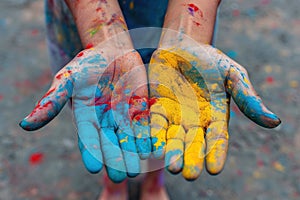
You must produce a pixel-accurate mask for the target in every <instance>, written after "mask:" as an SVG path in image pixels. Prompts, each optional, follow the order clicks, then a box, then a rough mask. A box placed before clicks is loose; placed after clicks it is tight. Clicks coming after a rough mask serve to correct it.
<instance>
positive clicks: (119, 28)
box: [65, 0, 132, 48]
mask: <svg viewBox="0 0 300 200" xmlns="http://www.w3.org/2000/svg"><path fill="white" fill-rule="evenodd" d="M65 1H66V3H67V5H68V7H69V8H70V10H71V12H72V15H73V17H74V21H75V23H76V26H77V29H78V33H79V35H80V39H81V42H82V44H83V46H85V47H87V46H96V45H98V44H99V43H101V42H103V41H105V40H109V39H110V38H111V37H118V34H119V33H123V32H125V31H127V30H128V29H127V25H126V22H125V19H124V17H123V14H122V11H121V9H120V7H119V4H118V1H117V0H110V1H109V2H103V1H90V0H81V1H73V0H65ZM122 35H123V36H122V39H123V45H125V46H128V48H132V43H131V40H130V36H129V34H127V35H128V37H127V38H124V34H122ZM124 39H125V40H124ZM113 41H116V40H113Z"/></svg>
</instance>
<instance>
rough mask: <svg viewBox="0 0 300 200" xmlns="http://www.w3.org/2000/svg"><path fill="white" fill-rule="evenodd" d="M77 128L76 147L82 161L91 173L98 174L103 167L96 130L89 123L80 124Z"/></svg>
mask: <svg viewBox="0 0 300 200" xmlns="http://www.w3.org/2000/svg"><path fill="white" fill-rule="evenodd" d="M77 127H78V146H79V150H80V152H81V155H82V161H83V163H84V165H85V167H86V169H87V170H88V171H89V172H91V173H98V172H99V171H101V170H102V167H103V158H102V152H101V148H100V138H99V134H98V130H97V128H96V127H95V126H94V125H93V124H92V123H90V122H80V123H78V124H77Z"/></svg>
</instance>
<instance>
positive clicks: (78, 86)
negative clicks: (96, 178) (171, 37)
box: [20, 46, 151, 182]
mask: <svg viewBox="0 0 300 200" xmlns="http://www.w3.org/2000/svg"><path fill="white" fill-rule="evenodd" d="M146 83H147V75H146V71H145V67H144V65H143V63H142V60H141V58H140V55H139V54H138V53H137V52H136V51H134V50H126V51H122V52H121V53H117V51H114V50H111V49H109V48H105V47H104V48H103V47H102V48H101V47H100V46H99V47H95V48H93V49H87V50H84V51H82V52H80V53H79V54H78V55H77V56H76V57H75V58H74V59H73V60H72V61H71V62H70V63H68V64H67V65H66V66H65V67H64V68H62V70H60V71H59V72H58V73H57V74H56V76H55V78H54V80H53V83H52V85H51V87H50V89H49V91H48V92H47V93H46V94H45V95H44V96H43V98H42V99H41V100H40V101H39V102H38V103H37V105H36V107H35V108H34V110H33V111H32V112H31V114H30V115H28V116H27V117H26V118H25V119H24V120H23V121H22V122H21V123H20V125H21V127H23V128H24V129H26V130H30V131H31V130H36V129H39V128H41V127H43V126H44V125H46V124H47V123H48V122H50V121H51V120H52V119H53V118H54V117H55V116H56V115H57V114H58V113H59V112H60V110H61V109H62V108H63V106H64V105H65V104H66V102H67V101H68V100H69V99H70V98H71V99H72V108H73V111H74V119H75V123H76V127H77V131H78V144H79V148H80V151H81V154H82V159H83V162H84V164H85V166H86V168H87V169H88V170H89V171H90V172H92V173H97V172H99V171H100V170H101V169H102V167H103V164H105V165H106V169H107V172H108V176H109V177H110V178H111V180H112V181H114V182H121V181H122V180H124V179H125V178H126V176H127V175H128V176H131V177H133V176H136V175H137V174H138V173H139V172H140V164H139V156H140V157H141V158H147V157H148V156H149V154H150V152H151V141H150V137H149V128H148V89H147V84H146ZM126 172H127V174H126Z"/></svg>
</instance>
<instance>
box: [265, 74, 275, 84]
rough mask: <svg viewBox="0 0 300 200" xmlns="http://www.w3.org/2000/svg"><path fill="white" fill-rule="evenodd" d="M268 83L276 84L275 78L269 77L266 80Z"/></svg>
mask: <svg viewBox="0 0 300 200" xmlns="http://www.w3.org/2000/svg"><path fill="white" fill-rule="evenodd" d="M266 82H267V83H269V84H272V83H274V78H273V77H272V76H268V77H267V78H266Z"/></svg>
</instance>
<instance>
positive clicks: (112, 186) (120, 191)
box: [98, 172, 128, 200]
mask: <svg viewBox="0 0 300 200" xmlns="http://www.w3.org/2000/svg"><path fill="white" fill-rule="evenodd" d="M127 199H128V190H127V180H125V181H123V182H122V183H118V184H116V183H114V182H112V181H111V180H110V179H109V178H108V176H107V174H106V172H104V173H103V189H102V192H101V194H100V196H99V198H98V200H127Z"/></svg>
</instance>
